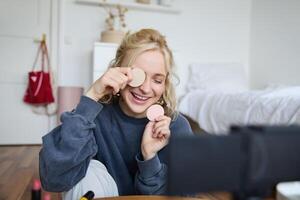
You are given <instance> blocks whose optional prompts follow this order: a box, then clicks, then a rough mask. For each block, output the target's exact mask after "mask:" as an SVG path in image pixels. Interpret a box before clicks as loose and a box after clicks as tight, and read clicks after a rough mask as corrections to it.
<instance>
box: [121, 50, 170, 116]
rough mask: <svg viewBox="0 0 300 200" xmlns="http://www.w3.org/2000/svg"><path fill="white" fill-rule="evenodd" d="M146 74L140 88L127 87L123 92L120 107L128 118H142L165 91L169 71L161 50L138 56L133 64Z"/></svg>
mask: <svg viewBox="0 0 300 200" xmlns="http://www.w3.org/2000/svg"><path fill="white" fill-rule="evenodd" d="M132 66H133V67H136V68H141V69H142V70H144V72H145V74H146V79H145V81H144V83H143V84H142V85H141V86H139V87H131V86H129V85H127V86H126V87H125V88H124V89H123V90H122V91H121V92H120V94H121V98H120V102H119V103H120V107H121V109H122V110H123V112H124V113H125V114H127V115H128V116H132V117H136V118H142V117H145V116H146V110H147V108H148V107H149V106H151V105H153V104H155V103H156V102H157V101H158V100H159V99H160V97H161V96H162V95H163V93H164V91H165V80H166V77H167V71H166V67H165V61H164V56H163V54H162V53H161V52H160V51H159V50H148V51H145V52H143V53H141V54H140V55H138V56H137V57H136V59H135V61H134V62H133V63H132Z"/></svg>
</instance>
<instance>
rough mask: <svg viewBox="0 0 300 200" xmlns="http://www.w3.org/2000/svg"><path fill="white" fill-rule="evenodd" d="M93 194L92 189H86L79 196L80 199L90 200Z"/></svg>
mask: <svg viewBox="0 0 300 200" xmlns="http://www.w3.org/2000/svg"><path fill="white" fill-rule="evenodd" d="M94 196H95V194H94V192H93V191H88V192H87V193H85V194H84V195H83V196H82V197H81V198H80V200H92V199H93V198H94Z"/></svg>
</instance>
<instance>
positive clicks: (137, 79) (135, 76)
mask: <svg viewBox="0 0 300 200" xmlns="http://www.w3.org/2000/svg"><path fill="white" fill-rule="evenodd" d="M131 72H132V81H130V82H129V83H128V85H130V86H131V87H138V86H140V85H142V84H143V83H144V81H145V79H146V74H145V72H144V70H142V69H141V68H133V69H132V71H131Z"/></svg>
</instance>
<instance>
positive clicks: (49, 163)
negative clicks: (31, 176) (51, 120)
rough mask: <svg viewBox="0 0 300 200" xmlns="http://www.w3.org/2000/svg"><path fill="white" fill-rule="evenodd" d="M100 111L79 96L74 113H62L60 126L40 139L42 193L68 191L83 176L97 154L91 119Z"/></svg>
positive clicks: (87, 99) (90, 101)
mask: <svg viewBox="0 0 300 200" xmlns="http://www.w3.org/2000/svg"><path fill="white" fill-rule="evenodd" d="M102 108H103V106H102V105H101V104H100V103H97V102H95V101H94V100H92V99H90V98H88V97H85V96H82V97H81V99H80V102H79V104H78V105H77V107H76V109H75V110H74V111H72V112H65V113H63V114H62V116H61V121H62V124H61V125H60V126H58V127H56V128H55V129H53V130H52V131H51V132H50V133H48V134H47V135H45V136H44V137H43V138H42V141H43V146H42V149H41V151H40V154H39V171H40V177H41V182H42V186H43V188H44V189H45V190H47V191H51V192H62V191H67V190H69V189H71V188H72V187H73V186H74V185H75V184H76V183H78V182H79V181H80V180H81V179H82V178H83V177H84V176H85V174H86V171H87V168H88V165H89V162H90V159H91V158H92V157H93V156H94V155H95V154H96V153H97V149H98V147H97V145H96V141H95V137H94V134H93V133H94V128H95V126H96V125H95V123H94V120H95V118H96V116H97V115H98V114H99V112H100V111H101V110H102Z"/></svg>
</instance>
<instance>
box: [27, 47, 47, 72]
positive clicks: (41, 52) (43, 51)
mask: <svg viewBox="0 0 300 200" xmlns="http://www.w3.org/2000/svg"><path fill="white" fill-rule="evenodd" d="M40 55H41V56H42V71H45V59H46V60H47V65H48V66H47V70H48V71H50V60H49V55H48V49H47V45H46V41H41V42H40V45H39V49H38V51H37V54H36V57H35V59H34V62H33V66H32V70H31V71H34V70H35V68H36V64H37V61H38V59H39V57H40Z"/></svg>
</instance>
